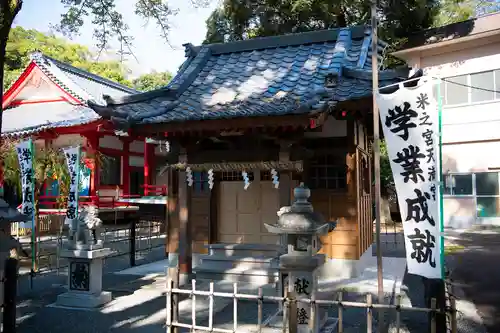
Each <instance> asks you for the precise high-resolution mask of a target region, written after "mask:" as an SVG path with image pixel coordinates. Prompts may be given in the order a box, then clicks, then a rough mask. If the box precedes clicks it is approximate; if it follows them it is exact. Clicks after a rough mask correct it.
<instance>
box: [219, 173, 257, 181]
mask: <svg viewBox="0 0 500 333" xmlns="http://www.w3.org/2000/svg"><path fill="white" fill-rule="evenodd" d="M247 173H248V179H249V180H250V181H253V179H254V176H253V172H249V171H247ZM220 180H221V181H223V182H242V181H243V175H242V174H241V171H223V172H222V173H221V178H220Z"/></svg>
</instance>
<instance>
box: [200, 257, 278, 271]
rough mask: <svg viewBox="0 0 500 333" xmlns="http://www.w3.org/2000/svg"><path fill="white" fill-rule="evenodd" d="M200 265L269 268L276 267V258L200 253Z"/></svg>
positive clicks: (226, 267) (223, 267)
mask: <svg viewBox="0 0 500 333" xmlns="http://www.w3.org/2000/svg"><path fill="white" fill-rule="evenodd" d="M200 259H201V265H202V266H204V267H217V268H220V269H231V268H236V267H247V268H249V269H250V268H270V267H273V266H275V267H277V265H278V258H270V257H264V256H261V257H244V256H224V255H202V256H200Z"/></svg>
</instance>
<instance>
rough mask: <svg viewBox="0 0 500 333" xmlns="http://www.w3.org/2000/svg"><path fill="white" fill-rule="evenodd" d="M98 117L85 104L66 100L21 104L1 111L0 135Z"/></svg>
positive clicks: (76, 122) (63, 125)
mask: <svg viewBox="0 0 500 333" xmlns="http://www.w3.org/2000/svg"><path fill="white" fill-rule="evenodd" d="M99 119H100V117H99V115H98V114H97V113H95V112H94V111H93V110H92V109H91V108H89V107H87V106H85V105H72V104H69V103H67V102H51V103H35V104H21V105H17V106H14V107H11V108H9V109H7V110H4V112H3V118H2V120H3V121H2V135H7V136H24V135H30V134H35V133H37V132H40V131H43V130H46V129H50V128H57V127H69V126H77V125H84V124H88V123H91V122H93V121H96V120H99Z"/></svg>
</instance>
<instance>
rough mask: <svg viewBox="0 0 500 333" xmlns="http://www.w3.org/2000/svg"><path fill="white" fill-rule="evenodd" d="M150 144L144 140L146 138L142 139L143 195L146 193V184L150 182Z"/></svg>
mask: <svg viewBox="0 0 500 333" xmlns="http://www.w3.org/2000/svg"><path fill="white" fill-rule="evenodd" d="M149 146H150V144H148V143H147V142H146V139H144V195H145V196H147V195H148V188H147V186H148V185H149V184H150V178H149V170H150V165H149V163H150V159H151V156H150V155H151V150H150V149H149Z"/></svg>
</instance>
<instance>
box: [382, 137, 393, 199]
mask: <svg viewBox="0 0 500 333" xmlns="http://www.w3.org/2000/svg"><path fill="white" fill-rule="evenodd" d="M380 182H381V184H382V186H381V190H382V191H384V192H387V191H389V190H392V191H393V192H394V191H395V189H396V187H395V184H394V178H393V177H392V169H391V161H390V160H389V155H388V153H387V144H386V142H385V141H384V140H382V141H381V142H380ZM385 194H387V193H385Z"/></svg>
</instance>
